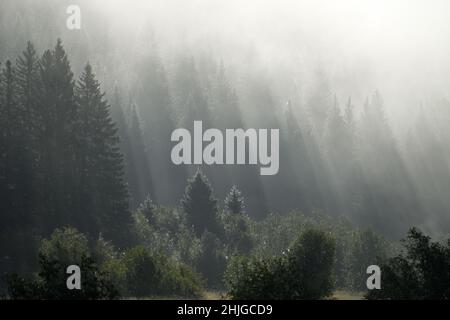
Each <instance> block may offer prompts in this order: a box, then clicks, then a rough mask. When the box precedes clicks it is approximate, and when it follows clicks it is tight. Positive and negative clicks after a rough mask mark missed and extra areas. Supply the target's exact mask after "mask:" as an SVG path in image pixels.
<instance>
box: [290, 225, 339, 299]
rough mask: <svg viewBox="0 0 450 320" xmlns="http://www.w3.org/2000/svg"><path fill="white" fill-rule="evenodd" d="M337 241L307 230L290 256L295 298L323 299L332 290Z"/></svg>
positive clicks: (292, 286) (325, 234)
mask: <svg viewBox="0 0 450 320" xmlns="http://www.w3.org/2000/svg"><path fill="white" fill-rule="evenodd" d="M334 254H335V242H334V239H333V238H332V237H331V236H330V235H329V234H327V233H325V232H323V231H319V230H314V229H311V230H307V231H305V232H304V233H302V235H301V236H300V237H299V238H298V239H297V240H296V241H295V242H294V244H293V245H292V246H291V248H290V250H289V253H288V255H287V259H288V270H287V272H288V273H289V276H290V277H291V279H292V281H290V283H291V284H290V287H291V290H292V294H293V298H296V299H320V298H322V297H327V296H329V295H331V293H332V289H333V263H334Z"/></svg>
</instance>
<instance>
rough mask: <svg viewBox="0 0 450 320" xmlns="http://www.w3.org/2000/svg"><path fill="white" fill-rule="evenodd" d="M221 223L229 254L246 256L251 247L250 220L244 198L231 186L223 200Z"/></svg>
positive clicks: (236, 188)
mask: <svg viewBox="0 0 450 320" xmlns="http://www.w3.org/2000/svg"><path fill="white" fill-rule="evenodd" d="M222 223H223V227H224V230H225V238H226V243H227V244H228V247H229V248H230V250H231V254H236V253H237V254H248V253H249V252H250V250H251V249H252V247H253V240H252V237H251V233H250V225H249V223H250V219H249V217H248V216H247V214H246V213H245V205H244V197H243V196H242V193H241V191H240V190H239V189H238V187H237V186H233V187H232V188H231V190H230V192H229V193H228V195H227V197H226V198H225V210H224V213H223V215H222Z"/></svg>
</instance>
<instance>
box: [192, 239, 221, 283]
mask: <svg viewBox="0 0 450 320" xmlns="http://www.w3.org/2000/svg"><path fill="white" fill-rule="evenodd" d="M226 264H227V262H226V257H225V254H224V247H223V245H222V242H221V241H220V239H219V238H218V237H217V236H215V235H214V234H213V233H211V232H209V231H205V232H204V233H203V236H202V237H201V239H200V253H199V256H198V258H197V261H196V263H195V265H196V270H197V271H198V272H200V273H201V274H202V275H203V276H204V277H205V278H206V280H207V285H208V287H210V288H215V289H220V288H222V287H223V282H222V278H223V274H224V271H225V268H226Z"/></svg>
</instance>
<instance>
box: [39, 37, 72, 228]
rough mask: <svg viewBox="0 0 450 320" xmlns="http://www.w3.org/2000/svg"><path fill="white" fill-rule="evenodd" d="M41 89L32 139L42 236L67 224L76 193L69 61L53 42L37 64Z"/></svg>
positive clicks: (58, 45) (58, 44) (63, 51)
mask: <svg viewBox="0 0 450 320" xmlns="http://www.w3.org/2000/svg"><path fill="white" fill-rule="evenodd" d="M39 77H40V80H41V86H42V87H41V89H40V90H39V95H38V97H37V102H38V109H39V115H38V117H37V120H38V122H39V126H37V130H36V136H37V139H38V149H39V153H40V154H41V156H40V158H39V164H38V165H39V171H40V172H41V173H40V176H39V181H38V185H39V187H38V188H37V190H39V192H40V195H39V203H38V204H37V206H38V210H39V212H40V219H39V220H40V228H41V229H42V230H43V232H44V236H46V235H49V234H50V233H51V232H52V231H53V230H54V229H55V228H57V227H61V226H64V225H67V224H68V223H69V222H70V221H71V219H72V218H73V216H75V215H76V212H77V210H74V208H75V204H74V202H73V201H74V200H75V199H76V197H75V196H74V195H73V193H74V192H76V191H77V189H78V188H77V186H76V185H74V183H75V181H76V178H75V177H76V173H77V166H76V162H75V156H74V155H75V143H76V140H77V139H76V123H77V107H76V103H75V94H74V86H75V83H74V80H73V73H72V71H71V67H70V63H69V59H68V57H67V54H66V52H65V50H64V48H63V46H62V42H61V40H58V41H57V44H56V46H55V49H54V50H47V51H45V52H44V55H43V56H42V58H41V61H40V67H39Z"/></svg>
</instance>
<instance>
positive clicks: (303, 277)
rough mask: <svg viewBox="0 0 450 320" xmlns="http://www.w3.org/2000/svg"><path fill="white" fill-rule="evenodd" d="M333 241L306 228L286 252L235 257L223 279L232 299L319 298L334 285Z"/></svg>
mask: <svg viewBox="0 0 450 320" xmlns="http://www.w3.org/2000/svg"><path fill="white" fill-rule="evenodd" d="M334 249H335V245H334V241H333V239H332V238H331V237H330V236H328V235H327V234H325V233H324V232H322V231H317V230H307V231H305V232H304V233H303V234H302V235H301V236H300V237H299V238H298V239H297V240H296V241H295V242H294V244H293V245H292V246H291V248H290V249H289V251H288V253H287V254H286V255H284V256H280V257H271V258H258V257H253V258H244V257H238V258H234V259H233V260H232V262H231V263H230V264H229V266H228V268H227V271H226V274H225V281H226V283H227V287H228V289H229V292H228V293H229V296H230V297H231V298H232V299H319V298H323V297H327V296H329V295H330V294H331V291H332V288H333V277H332V274H333V261H334Z"/></svg>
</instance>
